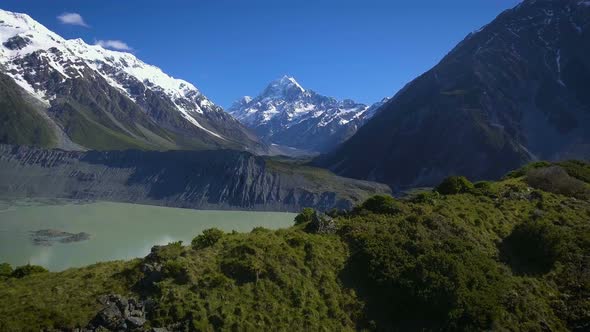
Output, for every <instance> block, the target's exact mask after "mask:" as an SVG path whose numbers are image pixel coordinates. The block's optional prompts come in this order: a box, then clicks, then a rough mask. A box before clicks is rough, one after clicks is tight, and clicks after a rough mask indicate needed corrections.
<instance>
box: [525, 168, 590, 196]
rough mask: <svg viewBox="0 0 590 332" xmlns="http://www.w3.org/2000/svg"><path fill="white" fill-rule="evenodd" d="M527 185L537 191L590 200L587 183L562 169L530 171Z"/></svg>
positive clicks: (526, 179) (589, 189)
mask: <svg viewBox="0 0 590 332" xmlns="http://www.w3.org/2000/svg"><path fill="white" fill-rule="evenodd" d="M525 181H526V183H527V184H528V185H529V186H531V187H533V188H536V189H541V190H544V191H548V192H552V193H554V194H561V195H565V196H570V197H576V198H580V199H587V198H590V188H589V187H588V185H587V184H586V183H584V182H583V181H581V180H578V179H576V178H574V177H572V176H570V175H569V174H568V173H567V172H566V171H565V170H564V169H563V168H562V167H559V166H551V167H546V168H538V169H533V170H531V171H529V172H528V173H527V174H526V177H525Z"/></svg>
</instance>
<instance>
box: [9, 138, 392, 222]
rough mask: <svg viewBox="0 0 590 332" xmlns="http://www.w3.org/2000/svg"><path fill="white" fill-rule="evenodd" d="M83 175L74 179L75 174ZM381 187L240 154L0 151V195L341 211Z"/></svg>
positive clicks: (379, 190) (184, 205)
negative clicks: (336, 209)
mask: <svg viewBox="0 0 590 332" xmlns="http://www.w3.org/2000/svg"><path fill="white" fill-rule="evenodd" d="M82 173H83V174H84V176H82V177H81V176H80V174H82ZM387 192H389V188H388V187H387V186H384V185H381V184H377V183H372V182H366V181H358V180H352V179H346V178H342V177H338V176H335V175H333V174H330V173H329V172H327V171H325V170H322V169H313V168H310V167H300V166H298V165H297V164H295V163H286V162H280V161H275V160H272V161H269V160H267V159H265V158H263V157H258V156H254V155H252V154H250V153H248V152H239V151H229V150H216V151H167V152H155V151H135V150H128V151H108V152H98V151H90V152H71V151H67V152H66V151H62V150H44V149H37V148H29V147H22V146H21V147H15V146H8V145H0V196H6V197H9V198H20V197H56V198H68V199H77V200H78V199H84V200H85V199H90V200H107V201H119V202H129V203H143V204H154V205H166V206H176V207H184V208H201V209H225V210H231V209H240V210H244V209H246V210H270V211H273V210H274V211H293V212H297V211H299V210H301V209H302V208H304V207H313V208H315V209H317V210H321V211H323V210H329V209H332V208H339V209H348V208H351V207H352V206H354V205H356V204H359V203H360V202H361V201H363V200H364V199H366V198H368V197H369V196H371V195H374V194H378V193H387Z"/></svg>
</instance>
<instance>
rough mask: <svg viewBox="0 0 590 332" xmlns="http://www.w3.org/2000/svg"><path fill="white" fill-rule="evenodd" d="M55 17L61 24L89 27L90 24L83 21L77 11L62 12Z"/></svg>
mask: <svg viewBox="0 0 590 332" xmlns="http://www.w3.org/2000/svg"><path fill="white" fill-rule="evenodd" d="M57 19H58V20H59V21H60V22H61V23H63V24H70V25H78V26H81V27H85V28H89V27H90V26H89V25H88V24H86V22H84V18H82V15H80V14H78V13H63V14H61V15H59V16H58V17H57Z"/></svg>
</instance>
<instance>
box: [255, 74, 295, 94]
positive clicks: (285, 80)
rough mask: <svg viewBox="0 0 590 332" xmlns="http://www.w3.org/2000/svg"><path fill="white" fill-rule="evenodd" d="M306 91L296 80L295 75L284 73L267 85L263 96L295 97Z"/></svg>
mask: <svg viewBox="0 0 590 332" xmlns="http://www.w3.org/2000/svg"><path fill="white" fill-rule="evenodd" d="M303 93H305V89H304V88H303V87H302V86H301V84H299V83H298V82H297V80H295V78H294V77H291V76H288V75H284V76H282V77H281V78H278V79H276V80H274V81H272V82H270V84H269V85H268V86H267V87H266V89H265V90H264V91H263V92H262V94H261V96H264V97H266V98H273V99H277V98H287V99H294V98H297V97H298V96H300V95H301V94H303Z"/></svg>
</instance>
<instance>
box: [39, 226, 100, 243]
mask: <svg viewBox="0 0 590 332" xmlns="http://www.w3.org/2000/svg"><path fill="white" fill-rule="evenodd" d="M88 239H90V234H88V233H85V232H80V233H68V232H64V231H60V230H56V229H42V230H38V231H32V232H31V240H32V241H33V244H35V245H38V246H52V245H53V244H55V243H56V242H60V243H73V242H80V241H86V240H88Z"/></svg>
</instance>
